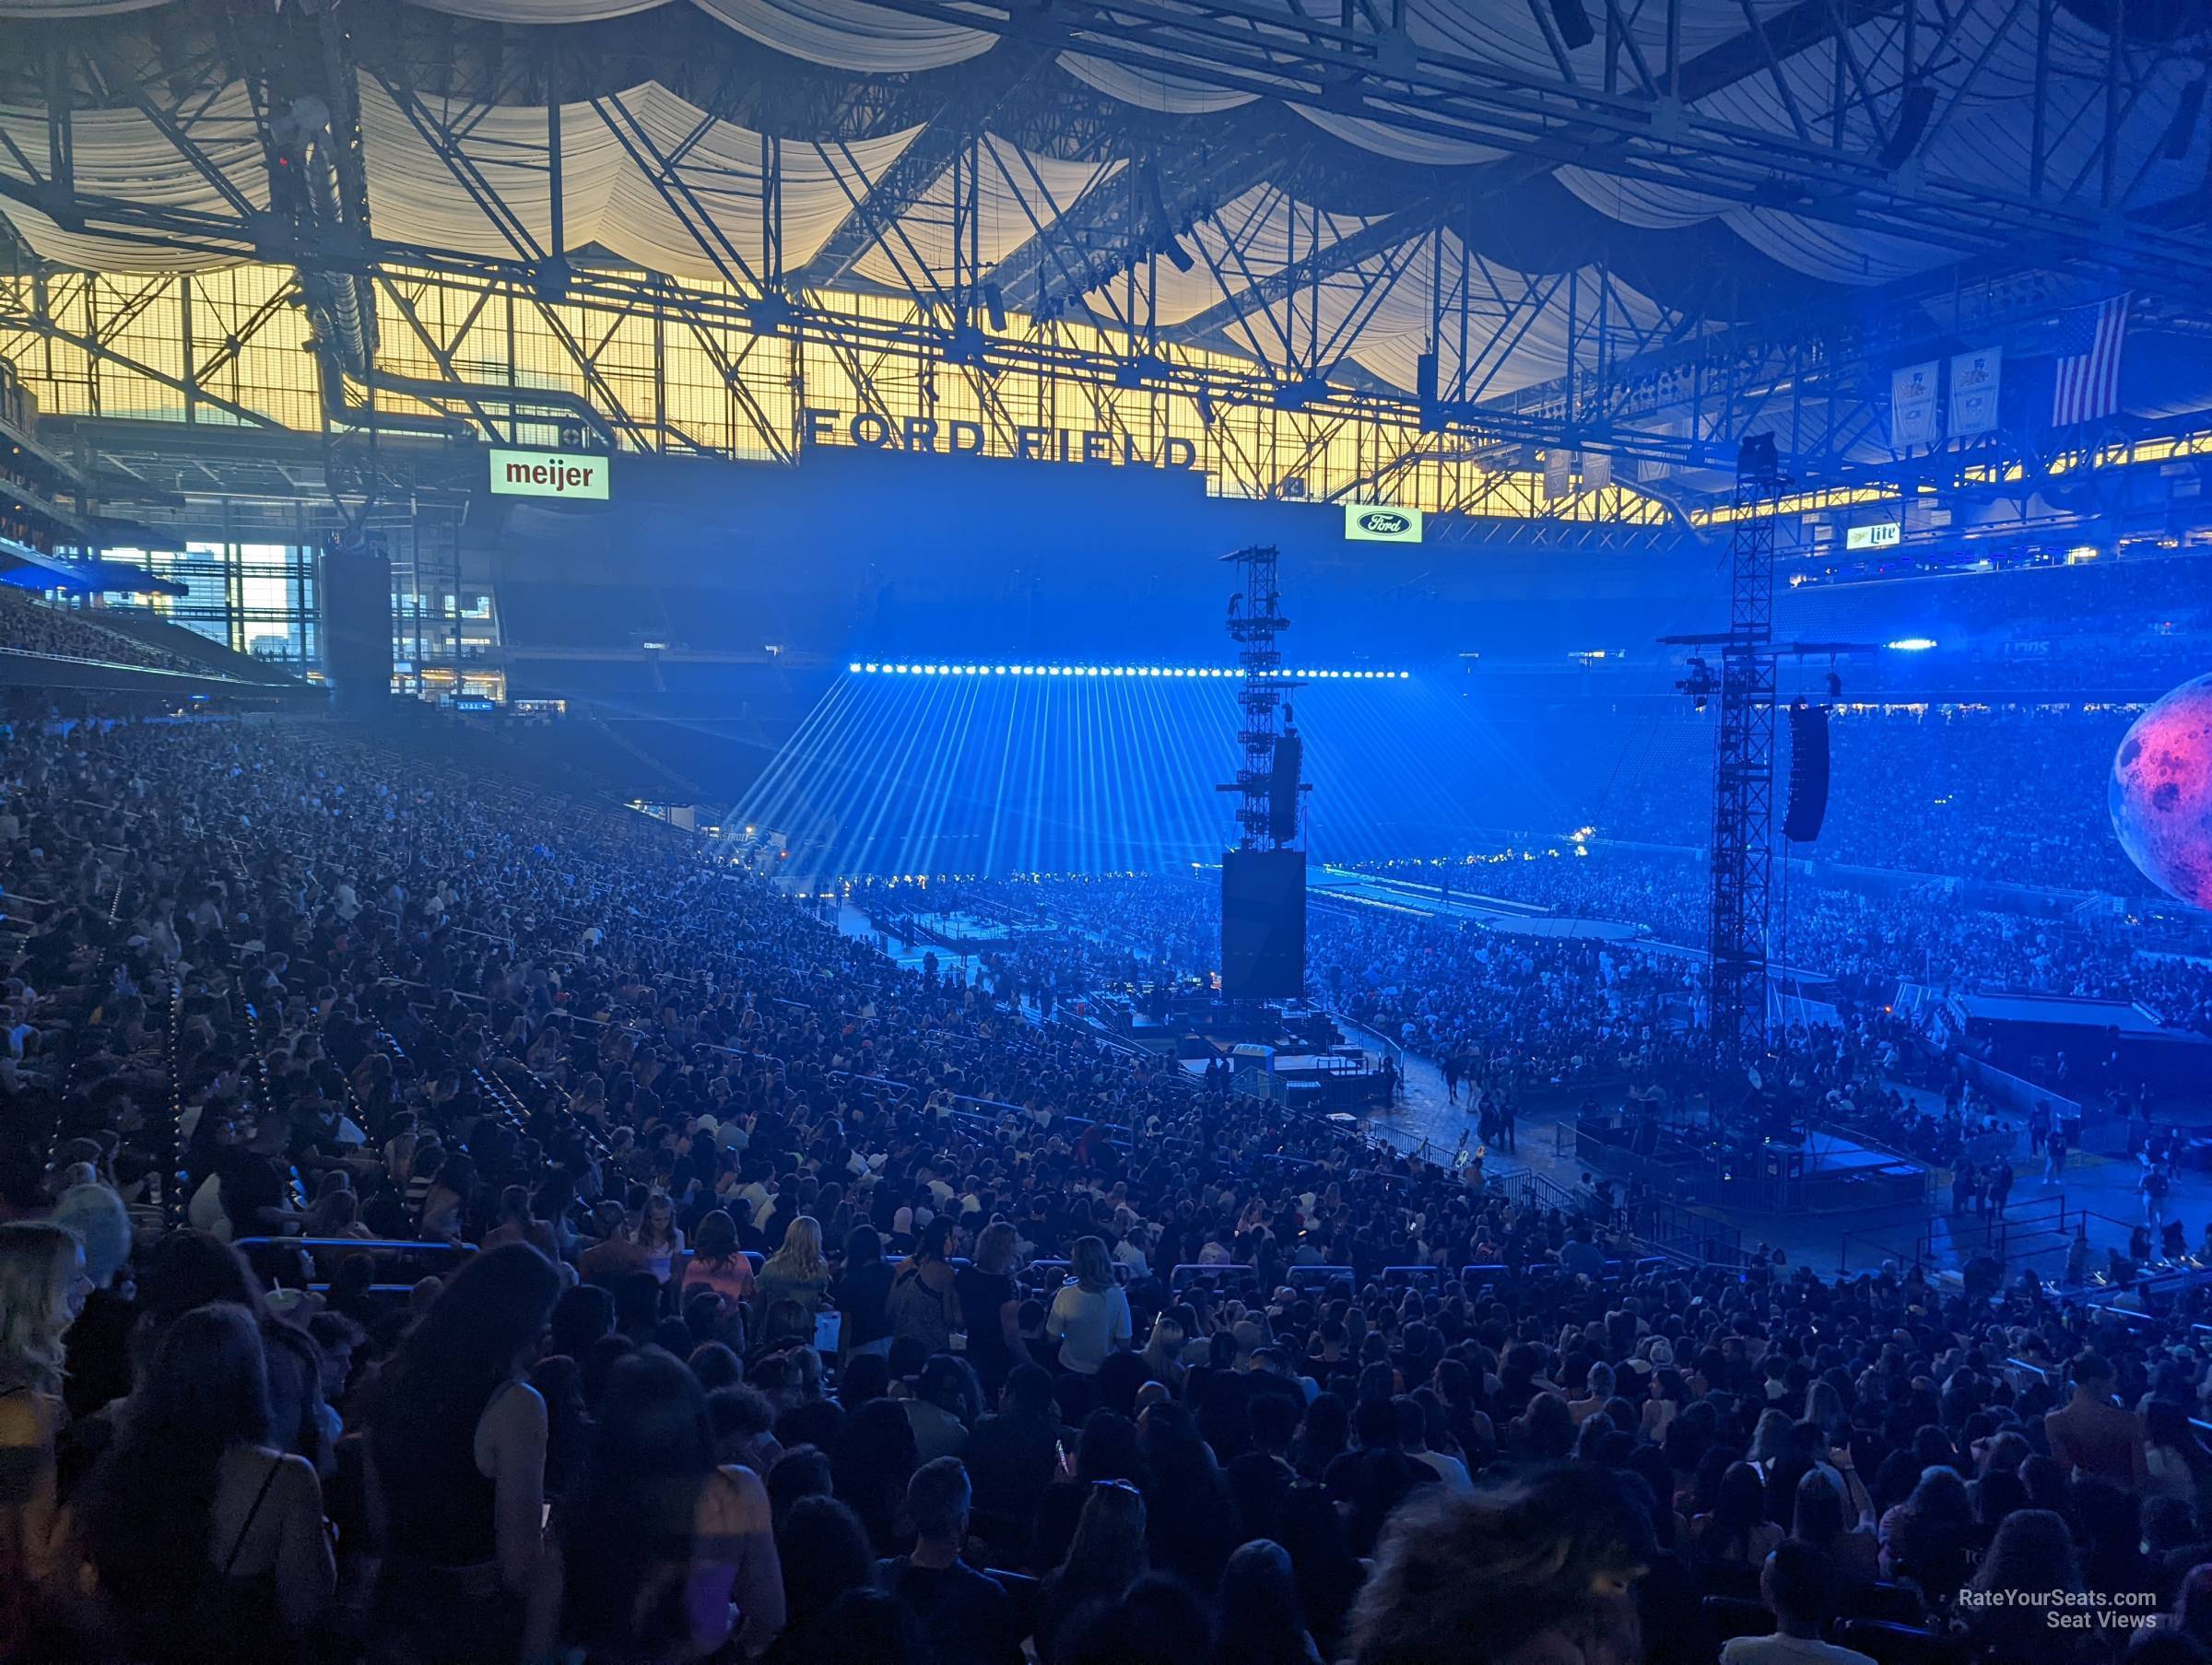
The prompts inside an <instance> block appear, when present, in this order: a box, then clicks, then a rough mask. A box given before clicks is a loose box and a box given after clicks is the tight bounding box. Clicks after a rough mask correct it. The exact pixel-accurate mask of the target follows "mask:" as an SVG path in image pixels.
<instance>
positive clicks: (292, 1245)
mask: <svg viewBox="0 0 2212 1665" xmlns="http://www.w3.org/2000/svg"><path fill="white" fill-rule="evenodd" d="M270 1244H277V1245H279V1246H281V1247H283V1248H285V1249H347V1250H349V1251H351V1252H353V1253H356V1254H379V1253H383V1254H412V1255H419V1254H453V1255H473V1254H476V1253H477V1252H478V1251H477V1246H476V1245H475V1244H474V1243H449V1242H447V1241H446V1240H445V1239H444V1238H443V1237H419V1238H418V1237H233V1238H231V1240H230V1247H231V1248H233V1249H265V1248H267V1247H268V1246H269V1245H270Z"/></svg>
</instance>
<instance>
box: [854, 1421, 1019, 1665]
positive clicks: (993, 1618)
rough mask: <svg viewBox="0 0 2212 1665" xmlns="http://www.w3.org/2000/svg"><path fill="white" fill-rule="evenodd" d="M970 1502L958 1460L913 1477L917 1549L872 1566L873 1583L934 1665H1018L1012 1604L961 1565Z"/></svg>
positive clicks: (909, 1495) (939, 1462) (909, 1496)
mask: <svg viewBox="0 0 2212 1665" xmlns="http://www.w3.org/2000/svg"><path fill="white" fill-rule="evenodd" d="M970 1495H971V1494H970V1488H969V1483H968V1470H967V1468H966V1466H965V1465H964V1464H963V1463H962V1462H961V1461H960V1460H959V1458H957V1457H940V1458H937V1459H936V1460H935V1461H932V1462H925V1463H924V1464H923V1465H922V1466H921V1467H920V1468H919V1469H916V1470H915V1471H914V1477H913V1479H912V1481H910V1482H909V1483H908V1484H907V1488H906V1512H907V1514H908V1515H909V1516H910V1517H911V1518H912V1520H913V1523H914V1547H913V1549H912V1552H911V1553H910V1554H904V1555H894V1556H892V1557H891V1558H890V1559H888V1560H886V1561H879V1562H877V1564H876V1583H877V1587H878V1588H879V1589H886V1590H888V1591H889V1592H890V1593H891V1594H892V1595H894V1596H897V1597H898V1598H899V1599H900V1601H903V1602H905V1603H906V1604H907V1606H909V1607H910V1608H912V1609H913V1612H914V1615H915V1616H916V1617H917V1618H919V1619H920V1620H921V1621H922V1626H923V1628H924V1630H926V1631H927V1632H928V1633H929V1640H930V1645H931V1647H932V1648H933V1650H934V1651H935V1655H936V1660H937V1665H1018V1662H1019V1660H1020V1659H1021V1638H1020V1637H1019V1636H1017V1635H1016V1634H1015V1632H1016V1630H1017V1628H1018V1627H1017V1625H1016V1624H1015V1621H1014V1604H1013V1602H1012V1601H1009V1600H1008V1599H1007V1596H1006V1590H1005V1589H1004V1588H1003V1587H1002V1586H1001V1585H1000V1584H999V1582H998V1580H997V1579H995V1578H990V1577H984V1576H983V1575H982V1573H979V1572H977V1571H976V1570H975V1569H974V1568H973V1567H971V1566H969V1565H967V1564H966V1563H964V1562H963V1561H961V1559H960V1545H961V1543H962V1542H964V1541H965V1540H966V1538H967V1536H968V1507H969V1499H970Z"/></svg>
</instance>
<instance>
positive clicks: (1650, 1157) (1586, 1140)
mask: <svg viewBox="0 0 2212 1665" xmlns="http://www.w3.org/2000/svg"><path fill="white" fill-rule="evenodd" d="M1561 1131H1562V1132H1564V1131H1566V1130H1565V1129H1564V1128H1563V1127H1562V1130H1561ZM1573 1141H1574V1155H1575V1159H1576V1160H1577V1161H1578V1162H1580V1163H1581V1164H1582V1165H1583V1167H1588V1168H1591V1169H1593V1170H1594V1171H1596V1172H1600V1173H1604V1174H1607V1175H1610V1176H1611V1177H1612V1178H1616V1179H1621V1180H1633V1181H1636V1182H1639V1183H1641V1185H1642V1186H1644V1187H1645V1188H1647V1189H1649V1190H1652V1191H1653V1192H1655V1193H1656V1194H1658V1195H1660V1196H1664V1197H1667V1198H1670V1199H1671V1200H1673V1201H1675V1202H1683V1203H1688V1204H1693V1205H1699V1206H1703V1207H1708V1208H1712V1209H1715V1210H1719V1211H1721V1212H1723V1213H1724V1214H1726V1215H1728V1216H1730V1217H1732V1218H1741V1219H1743V1220H1744V1221H1745V1222H1746V1223H1747V1230H1748V1229H1749V1228H1750V1226H1752V1225H1756V1224H1757V1223H1758V1221H1759V1218H1760V1217H1761V1216H1767V1215H1774V1214H1856V1213H1862V1212H1865V1211H1866V1210H1869V1209H1893V1208H1900V1207H1918V1206H1920V1205H1921V1204H1923V1203H1924V1202H1925V1201H1926V1199H1927V1197H1928V1194H1929V1190H1930V1175H1929V1169H1928V1167H1927V1165H1926V1164H1924V1163H1922V1162H1916V1161H1914V1160H1913V1159H1912V1158H1911V1157H1909V1156H1904V1155H1899V1154H1898V1153H1896V1152H1894V1151H1885V1150H1880V1149H1877V1148H1876V1147H1874V1146H1872V1145H1868V1144H1865V1143H1861V1142H1860V1141H1858V1140H1856V1139H1853V1137H1851V1136H1850V1135H1849V1134H1847V1133H1843V1132H1840V1131H1835V1130H1832V1129H1825V1128H1814V1129H1811V1130H1808V1131H1806V1133H1805V1134H1804V1136H1803V1137H1802V1138H1801V1139H1797V1138H1791V1139H1780V1138H1772V1139H1767V1140H1765V1141H1762V1142H1761V1143H1759V1144H1757V1145H1755V1146H1751V1147H1748V1148H1737V1149H1734V1150H1728V1151H1721V1150H1716V1149H1713V1148H1712V1147H1711V1146H1709V1145H1708V1144H1707V1143H1705V1142H1704V1140H1703V1139H1702V1137H1700V1136H1699V1135H1695V1134H1677V1133H1676V1132H1674V1131H1668V1130H1665V1129H1663V1128H1660V1127H1659V1126H1657V1125H1656V1124H1655V1123H1653V1122H1650V1121H1636V1120H1624V1119H1622V1118H1620V1117H1618V1116H1613V1115H1604V1114H1601V1115H1595V1116H1591V1117H1587V1118H1583V1119H1579V1120H1577V1121H1576V1123H1575V1125H1574V1129H1573Z"/></svg>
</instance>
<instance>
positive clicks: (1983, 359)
mask: <svg viewBox="0 0 2212 1665" xmlns="http://www.w3.org/2000/svg"><path fill="white" fill-rule="evenodd" d="M2004 374H2005V349H2004V348H2003V347H2001V346H1987V347H1979V348H1976V349H1975V350H1974V351H1973V352H1971V353H1959V354H1957V355H1955V356H1954V357H1953V358H1952V359H1951V432H1952V433H1953V434H1954V435H1959V436H1963V435H1966V434H1988V433H1994V432H1995V431H1996V428H1997V390H1998V388H1999V386H2000V385H2001V384H2002V382H2003V380H2004Z"/></svg>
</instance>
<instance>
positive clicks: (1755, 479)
mask: <svg viewBox="0 0 2212 1665" xmlns="http://www.w3.org/2000/svg"><path fill="white" fill-rule="evenodd" d="M1782 486H1783V479H1782V476H1781V474H1780V472H1779V470H1778V468H1777V466H1776V463H1775V455H1774V440H1773V437H1772V436H1771V435H1770V434H1751V435H1747V436H1746V438H1745V440H1744V442H1743V449H1742V452H1741V454H1740V455H1739V457H1738V459H1737V462H1736V480H1735V519H1734V521H1733V522H1731V523H1730V531H1729V539H1728V631H1727V634H1726V635H1725V636H1724V637H1722V638H1721V639H1720V640H1719V641H1718V643H1717V644H1716V645H1717V646H1718V647H1719V648H1720V651H1721V652H1720V659H1721V666H1720V687H1719V690H1718V698H1719V703H1720V708H1721V714H1720V723H1719V726H1718V729H1717V730H1716V732H1715V734H1714V737H1713V768H1712V915H1711V918H1710V920H1709V921H1708V927H1707V931H1706V937H1705V946H1706V951H1707V955H1708V964H1707V978H1708V989H1707V996H1708V999H1707V1004H1708V1010H1709V1014H1710V1018H1711V1024H1712V1064H1713V1078H1714V1083H1715V1085H1716V1087H1717V1088H1719V1089H1720V1090H1721V1091H1723V1092H1725V1091H1727V1090H1729V1089H1731V1088H1734V1087H1736V1086H1740V1085H1741V1084H1742V1082H1743V1079H1744V1076H1743V1070H1744V1066H1745V1065H1746V1064H1747V1063H1749V1062H1751V1061H1754V1060H1755V1059H1756V1058H1758V1057H1759V1054H1760V1053H1761V1052H1762V1051H1763V1049H1764V1042H1765V1039H1766V1032H1767V925H1768V913H1769V897H1770V895H1771V882H1772V878H1773V869H1774V522H1775V501H1776V498H1777V497H1778V496H1779V493H1780V488H1781V487H1782ZM1717 1102H1718V1100H1717V1099H1716V1104H1717Z"/></svg>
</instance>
